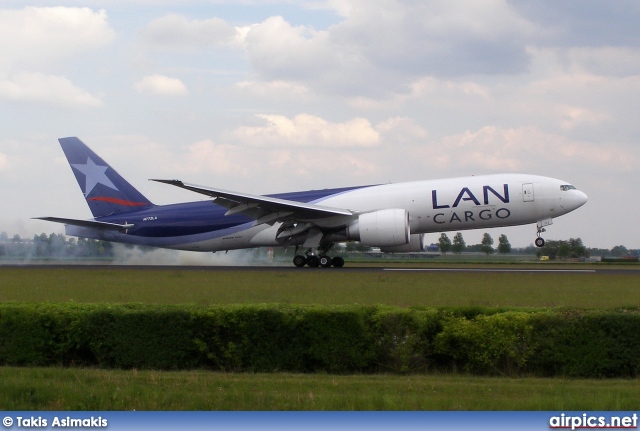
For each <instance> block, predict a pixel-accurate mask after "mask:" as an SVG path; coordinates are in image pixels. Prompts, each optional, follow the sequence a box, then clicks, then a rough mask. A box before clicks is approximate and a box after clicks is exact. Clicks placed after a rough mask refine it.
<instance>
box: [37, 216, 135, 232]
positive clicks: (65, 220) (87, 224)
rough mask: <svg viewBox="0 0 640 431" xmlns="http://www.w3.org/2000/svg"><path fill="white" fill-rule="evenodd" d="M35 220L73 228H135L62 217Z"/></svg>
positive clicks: (128, 225) (129, 225)
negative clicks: (67, 225)
mask: <svg viewBox="0 0 640 431" xmlns="http://www.w3.org/2000/svg"><path fill="white" fill-rule="evenodd" d="M34 218H35V219H36V220H45V221H52V222H55V223H64V224H69V225H73V226H80V227H88V228H92V229H103V230H126V229H131V228H132V227H133V225H132V224H117V223H107V222H103V221H95V220H76V219H72V218H60V217H34Z"/></svg>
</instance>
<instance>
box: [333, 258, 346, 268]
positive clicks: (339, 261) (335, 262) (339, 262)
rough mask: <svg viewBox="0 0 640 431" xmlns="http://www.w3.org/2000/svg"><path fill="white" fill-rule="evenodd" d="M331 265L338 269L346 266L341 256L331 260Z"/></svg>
mask: <svg viewBox="0 0 640 431" xmlns="http://www.w3.org/2000/svg"><path fill="white" fill-rule="evenodd" d="M331 264H332V265H333V266H334V267H336V268H342V267H343V266H344V259H343V258H341V257H340V256H336V257H334V258H333V259H331Z"/></svg>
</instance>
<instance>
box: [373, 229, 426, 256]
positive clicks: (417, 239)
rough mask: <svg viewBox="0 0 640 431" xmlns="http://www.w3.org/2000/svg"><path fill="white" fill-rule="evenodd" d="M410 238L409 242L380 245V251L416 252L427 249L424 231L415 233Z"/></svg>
mask: <svg viewBox="0 0 640 431" xmlns="http://www.w3.org/2000/svg"><path fill="white" fill-rule="evenodd" d="M410 239H411V240H410V241H409V244H405V245H396V246H391V247H380V251H381V252H383V253H416V252H420V251H424V250H425V247H424V234H423V233H414V234H412V235H411V238H410Z"/></svg>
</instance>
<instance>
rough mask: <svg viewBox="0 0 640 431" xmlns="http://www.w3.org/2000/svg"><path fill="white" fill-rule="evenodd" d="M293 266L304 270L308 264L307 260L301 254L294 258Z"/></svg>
mask: <svg viewBox="0 0 640 431" xmlns="http://www.w3.org/2000/svg"><path fill="white" fill-rule="evenodd" d="M293 264H294V265H295V266H297V267H298V268H302V267H303V266H305V265H306V264H307V258H306V257H304V256H302V255H301V254H298V255H296V256H295V257H294V258H293Z"/></svg>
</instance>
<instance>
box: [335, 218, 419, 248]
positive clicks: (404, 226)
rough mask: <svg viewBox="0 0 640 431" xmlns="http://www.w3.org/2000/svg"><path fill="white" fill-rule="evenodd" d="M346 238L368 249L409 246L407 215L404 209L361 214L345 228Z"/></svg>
mask: <svg viewBox="0 0 640 431" xmlns="http://www.w3.org/2000/svg"><path fill="white" fill-rule="evenodd" d="M347 237H348V238H349V239H350V240H352V241H360V242H361V243H362V244H363V245H367V246H370V247H393V246H402V245H406V244H409V239H410V237H411V229H410V227H409V213H408V212H407V210H404V209H397V208H393V209H386V210H380V211H374V212H371V213H367V214H362V215H361V216H360V217H358V221H357V222H355V223H352V224H351V225H349V227H348V228H347Z"/></svg>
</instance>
